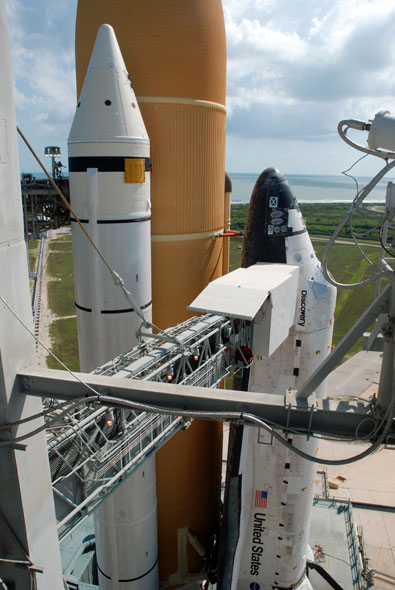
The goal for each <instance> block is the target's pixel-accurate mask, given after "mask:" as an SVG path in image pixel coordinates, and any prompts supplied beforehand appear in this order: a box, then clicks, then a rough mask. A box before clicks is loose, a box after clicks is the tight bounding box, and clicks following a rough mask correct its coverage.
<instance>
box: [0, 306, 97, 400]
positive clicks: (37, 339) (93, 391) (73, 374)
mask: <svg viewBox="0 0 395 590" xmlns="http://www.w3.org/2000/svg"><path fill="white" fill-rule="evenodd" d="M0 300H1V301H2V302H3V303H4V305H5V306H6V307H7V308H8V309H9V311H10V312H11V313H12V315H13V316H14V317H15V318H16V319H17V320H18V322H19V323H20V324H22V326H23V327H24V328H25V330H27V331H28V332H29V334H30V335H31V336H32V337H33V338H34V340H36V342H38V344H40V346H42V347H43V348H44V350H46V351H47V352H48V354H50V355H51V356H52V357H53V358H54V359H55V360H56V361H57V362H58V363H59V364H60V365H62V367H63V368H64V369H65V371H67V372H68V373H70V375H72V376H73V377H74V379H75V380H76V381H79V382H80V383H82V385H84V386H85V387H86V388H87V389H89V391H91V392H92V393H94V394H95V395H100V394H99V393H98V392H97V391H95V389H94V388H93V387H91V386H90V385H88V384H87V383H85V382H84V381H83V380H82V379H81V378H80V377H79V376H78V375H76V374H75V373H74V372H73V371H72V370H71V369H69V368H68V367H67V366H66V365H65V364H64V362H63V361H61V360H60V358H58V357H57V356H56V354H55V353H54V352H52V350H50V349H49V348H47V346H45V344H44V343H43V342H42V341H41V340H40V339H39V338H38V337H37V336H36V335H35V334H34V332H32V331H31V330H30V328H29V326H27V325H26V323H25V322H24V321H23V320H22V318H21V317H20V316H19V315H18V314H17V313H16V311H15V310H14V309H12V307H11V305H9V303H7V301H6V300H5V299H4V297H2V295H0Z"/></svg>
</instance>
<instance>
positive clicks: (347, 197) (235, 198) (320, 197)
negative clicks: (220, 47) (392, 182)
mask: <svg viewBox="0 0 395 590" xmlns="http://www.w3.org/2000/svg"><path fill="white" fill-rule="evenodd" d="M229 174H230V177H231V179H232V197H231V199H232V201H231V202H232V204H238V203H249V202H250V198H251V193H252V189H253V188H254V185H255V182H256V181H257V178H258V176H259V173H256V174H247V173H241V172H230V173H229ZM33 176H35V177H36V178H38V179H42V178H46V176H45V174H44V173H42V172H33ZM285 177H286V179H287V181H288V184H289V185H290V187H291V189H292V192H293V193H294V195H295V197H296V198H297V200H298V202H299V203H327V202H332V203H351V201H352V200H353V199H354V197H355V195H356V186H355V182H354V181H353V180H352V178H348V177H347V176H344V175H342V174H339V175H337V176H323V175H318V174H285ZM357 180H358V184H359V189H361V188H363V187H364V186H365V185H366V184H367V183H368V182H369V181H370V180H371V178H370V177H357ZM387 184H388V178H387V177H384V178H383V179H382V180H381V181H380V182H378V183H377V185H376V186H375V188H374V189H373V190H372V192H371V193H370V194H369V195H368V197H367V198H366V199H365V202H367V203H384V201H385V193H386V188H387Z"/></svg>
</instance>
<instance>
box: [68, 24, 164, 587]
mask: <svg viewBox="0 0 395 590" xmlns="http://www.w3.org/2000/svg"><path fill="white" fill-rule="evenodd" d="M69 171H70V194H71V204H72V207H73V209H74V211H75V213H76V215H77V216H78V217H79V219H80V220H81V222H82V223H83V224H84V226H85V228H86V229H87V231H88V232H89V234H90V235H91V237H92V238H93V240H94V241H95V243H96V244H97V245H98V247H99V248H100V250H101V251H102V252H103V254H104V256H105V258H106V259H107V261H108V262H109V263H110V265H111V266H112V268H113V269H114V270H115V271H116V272H117V273H118V274H119V275H120V276H121V277H122V278H123V280H124V282H125V285H126V287H127V288H128V290H129V291H131V292H132V293H133V295H134V297H135V299H136V301H137V303H138V305H139V306H140V308H141V309H142V310H143V312H144V316H145V318H146V319H147V320H151V313H152V310H151V247H150V219H151V206H150V145H149V138H148V135H147V132H146V129H145V126H144V122H143V119H142V117H141V113H140V110H139V107H138V104H137V100H136V96H135V94H134V91H133V88H132V85H131V81H130V77H129V75H128V72H127V71H126V67H125V64H124V61H123V58H122V55H121V52H120V49H119V46H118V42H117V40H116V37H115V34H114V31H113V29H112V27H110V26H109V25H102V26H101V27H100V29H99V32H98V35H97V38H96V43H95V46H94V49H93V52H92V56H91V60H90V63H89V68H88V71H87V74H86V78H85V82H84V85H83V88H82V91H81V95H80V97H79V102H78V105H77V109H76V114H75V117H74V121H73V125H72V128H71V132H70V137H69ZM72 221H73V223H72V227H73V258H74V281H75V297H76V308H77V321H78V339H79V348H80V363H81V370H82V371H86V372H87V371H92V370H93V369H95V368H96V367H97V366H99V365H101V364H103V363H105V362H107V361H109V360H111V359H112V358H114V357H115V356H117V355H118V354H120V353H122V352H125V351H126V350H129V349H130V348H132V347H133V346H134V345H135V344H136V336H135V332H136V329H137V328H138V327H139V325H140V324H141V319H140V318H139V317H138V315H137V314H136V311H135V310H134V309H133V308H131V306H130V303H128V300H127V299H126V297H125V295H124V293H123V292H122V290H121V289H120V288H119V287H118V286H116V285H115V283H114V281H113V279H112V277H111V275H110V273H109V270H108V269H107V268H106V267H105V265H104V263H103V262H102V260H101V259H100V258H99V256H98V254H97V253H96V252H95V250H94V249H93V247H92V246H91V244H90V243H89V242H88V240H87V238H86V236H85V235H84V234H83V232H82V230H81V228H80V227H79V226H78V224H77V223H76V222H75V220H72ZM156 504H157V500H156V486H155V458H154V457H152V458H150V459H148V460H147V461H146V462H145V463H144V465H143V466H142V467H141V468H140V469H139V470H137V472H135V473H134V474H133V475H132V476H131V477H130V478H129V479H128V480H127V481H126V482H124V483H123V484H122V485H121V486H120V487H119V488H117V490H116V491H115V492H113V493H112V494H111V495H110V497H109V498H107V499H106V500H105V501H104V502H103V503H102V504H101V505H100V506H99V508H98V509H97V510H96V513H95V530H96V549H97V562H98V571H99V583H100V588H101V589H105V590H107V589H108V590H110V589H111V590H113V589H115V588H118V587H122V588H123V589H124V590H131V589H132V588H133V589H135V588H139V589H140V588H141V589H143V590H154V589H156V588H157V586H158V566H157V562H158V548H157V524H156Z"/></svg>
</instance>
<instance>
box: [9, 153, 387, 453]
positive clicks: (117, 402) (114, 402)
mask: <svg viewBox="0 0 395 590" xmlns="http://www.w3.org/2000/svg"><path fill="white" fill-rule="evenodd" d="M394 164H395V162H394ZM0 300H1V301H2V302H3V303H4V305H6V307H7V308H8V309H9V311H10V312H11V313H12V314H13V315H14V316H15V318H16V319H17V320H18V321H19V322H20V323H21V324H22V325H23V326H24V328H25V329H26V330H27V331H28V332H29V333H30V334H31V336H33V338H34V339H35V340H37V341H38V342H39V344H41V346H43V347H44V348H45V350H47V352H48V353H49V354H51V355H52V356H53V357H54V358H55V359H56V360H57V361H58V362H59V363H60V364H61V365H62V366H63V367H64V368H65V369H66V370H67V371H68V372H69V373H70V374H71V375H72V376H73V377H74V378H75V379H76V380H77V381H79V382H80V383H81V384H82V385H84V387H86V388H87V389H88V390H90V391H92V392H93V393H94V395H93V396H89V397H84V398H78V399H77V400H76V401H75V402H74V404H73V405H72V406H70V408H68V409H67V410H65V411H64V412H62V413H61V414H59V415H57V416H56V417H55V418H53V419H52V420H50V421H49V422H48V423H47V424H44V425H42V426H40V427H39V428H36V429H35V430H33V431H31V432H29V433H26V434H25V435H23V436H20V437H17V438H14V439H12V440H8V441H6V440H2V441H0V447H1V446H10V444H15V443H17V442H20V441H23V440H26V439H28V438H30V437H32V436H34V435H36V434H38V433H39V432H42V431H44V430H46V428H47V426H48V425H51V424H53V423H54V422H57V421H58V420H59V419H60V418H62V417H63V415H65V414H66V413H68V412H69V411H70V409H71V407H74V406H78V405H80V404H81V403H84V404H87V403H91V402H93V401H96V402H100V403H103V404H104V405H110V406H119V407H127V408H130V409H134V410H136V409H137V410H141V411H146V412H153V413H157V414H168V415H170V416H184V417H189V418H201V419H208V420H210V419H211V420H213V419H220V420H221V421H224V420H232V421H236V422H239V423H240V422H242V423H243V422H247V423H252V424H256V425H258V426H260V427H262V428H264V429H265V430H267V431H268V432H269V433H270V434H271V435H272V436H273V437H274V438H276V439H277V440H278V441H279V442H280V443H281V444H283V445H284V446H286V447H287V448H289V449H290V450H291V451H293V452H294V453H296V454H297V455H299V456H300V457H302V458H304V459H306V460H308V461H312V462H313V463H319V464H322V465H347V464H349V463H354V462H355V461H358V460H359V459H362V458H363V457H366V456H368V455H370V454H372V453H373V452H375V451H376V450H377V449H378V447H379V446H380V445H381V444H382V442H383V440H384V439H385V437H386V436H387V434H388V432H389V430H390V428H391V424H392V412H390V409H391V408H392V409H393V405H394V400H392V403H391V405H390V406H389V408H388V410H387V418H386V424H385V427H384V430H383V432H382V434H381V435H380V437H379V438H378V439H377V441H375V442H374V443H373V444H372V445H371V446H370V447H369V448H368V449H366V450H365V451H363V452H362V453H359V454H358V455H355V456H353V457H349V458H347V459H335V460H332V459H322V458H318V457H314V455H309V454H308V453H305V452H304V451H301V450H300V449H297V448H296V447H294V446H293V445H292V444H290V443H289V442H288V441H287V440H286V439H285V438H284V437H283V436H281V434H279V433H277V432H276V431H275V430H274V429H273V428H272V427H271V426H269V425H268V424H267V423H266V422H264V421H263V420H261V419H260V418H258V417H257V416H254V415H253V414H248V413H243V412H241V413H239V412H228V413H225V414H224V413H222V412H200V411H188V412H185V410H182V409H181V408H180V409H176V410H170V409H167V408H163V407H160V406H153V405H150V404H142V403H138V402H131V401H128V400H123V399H120V398H115V397H110V396H103V395H100V393H99V392H98V391H96V390H95V389H94V388H93V387H91V386H90V385H89V384H88V383H85V382H84V381H83V380H82V379H80V377H79V376H78V375H76V374H75V373H73V371H71V370H70V369H69V368H68V367H67V366H66V365H65V364H64V363H63V362H62V361H61V360H60V359H58V357H57V356H56V355H55V354H54V353H53V352H52V351H50V350H49V349H48V348H47V347H46V346H45V345H44V344H43V343H42V342H41V341H40V340H39V339H38V338H37V336H35V335H34V334H33V332H32V331H31V330H30V329H29V328H28V326H27V325H26V324H25V322H24V321H23V320H22V318H20V317H19V316H18V314H17V313H16V312H15V311H14V310H13V309H12V308H11V306H10V305H9V304H8V303H7V302H6V301H5V299H4V298H3V297H2V296H1V295H0ZM365 419H366V418H365Z"/></svg>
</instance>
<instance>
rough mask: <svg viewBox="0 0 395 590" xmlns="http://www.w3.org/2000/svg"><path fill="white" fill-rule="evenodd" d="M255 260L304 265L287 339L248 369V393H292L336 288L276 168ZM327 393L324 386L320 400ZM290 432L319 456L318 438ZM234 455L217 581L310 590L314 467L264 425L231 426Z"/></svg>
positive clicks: (320, 336)
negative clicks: (308, 568) (323, 269)
mask: <svg viewBox="0 0 395 590" xmlns="http://www.w3.org/2000/svg"><path fill="white" fill-rule="evenodd" d="M256 263H283V264H290V265H294V266H298V267H299V280H298V287H297V289H298V292H297V297H296V309H295V315H294V323H293V326H292V327H291V329H290V332H289V336H288V337H287V338H286V339H285V340H284V341H283V342H282V344H280V346H279V347H278V348H277V349H276V350H275V351H274V352H273V353H272V354H271V356H270V357H269V358H264V357H263V356H261V355H257V354H254V350H253V351H252V352H253V354H254V358H253V363H252V365H251V368H250V369H249V381H248V390H249V391H254V392H258V393H259V392H265V393H269V394H278V395H281V396H284V394H285V393H286V391H287V390H288V389H289V388H292V389H298V387H300V386H301V385H302V384H303V382H304V381H305V380H306V378H307V377H309V376H310V375H311V373H312V372H313V371H314V370H315V369H316V368H317V367H318V365H320V364H321V362H322V360H323V359H324V358H325V357H326V356H327V354H329V352H330V348H331V341H332V331H333V318H334V309H335V300H336V289H335V288H334V287H333V286H332V285H330V284H329V283H328V282H327V281H326V280H325V278H324V276H323V274H322V272H321V266H320V262H319V261H318V259H317V257H316V255H315V252H314V249H313V246H312V243H311V240H310V237H309V235H308V232H307V230H306V227H305V224H304V221H303V218H302V215H301V213H300V210H299V207H298V204H297V201H296V199H295V197H294V196H293V194H292V192H291V190H290V187H289V185H288V183H287V182H286V180H285V178H284V176H283V175H282V174H281V173H280V172H279V171H278V170H276V169H274V168H268V169H266V170H265V171H264V172H263V173H262V174H261V175H260V177H259V178H258V180H257V183H256V185H255V188H254V190H253V193H252V197H251V201H250V206H249V211H248V217H247V222H246V229H245V235H244V243H243V251H242V266H243V267H244V268H247V267H249V266H252V265H254V264H256ZM325 391H326V385H325V383H324V384H322V385H321V386H320V387H319V389H318V390H316V392H315V393H316V397H318V398H322V397H324V396H325ZM285 436H286V437H287V439H288V441H289V442H291V443H292V445H294V446H295V447H297V448H299V449H302V450H303V451H305V452H306V453H308V454H310V455H314V454H316V452H317V450H318V447H317V439H314V438H310V439H309V440H307V438H306V437H305V436H301V435H295V434H294V433H289V432H288V433H285ZM228 457H229V458H228V462H229V463H230V464H229V465H228V476H227V484H226V493H225V514H224V523H225V526H224V531H225V533H224V538H223V540H222V547H221V552H220V553H221V557H220V568H219V569H220V571H221V575H220V583H219V587H220V588H223V589H224V588H231V589H232V590H236V589H237V590H244V589H245V590H248V589H251V588H260V590H269V589H270V590H272V588H281V589H288V588H295V587H298V588H300V589H304V590H308V589H310V588H311V585H310V582H309V580H308V578H307V576H306V558H307V556H309V551H310V549H309V546H308V535H309V529H310V519H311V511H312V500H313V487H314V478H315V473H316V464H315V463H312V462H309V461H306V460H305V459H302V458H301V457H299V456H297V455H296V454H294V453H293V452H292V451H291V450H289V449H288V448H286V447H284V446H283V445H282V444H281V443H280V442H278V441H277V440H276V439H273V437H272V436H271V435H270V434H269V433H267V432H266V431H265V430H264V429H261V428H256V427H246V426H244V427H242V426H233V427H232V432H231V436H230V445H229V453H228ZM235 515H236V516H235ZM232 522H233V524H232ZM221 562H222V563H221Z"/></svg>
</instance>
